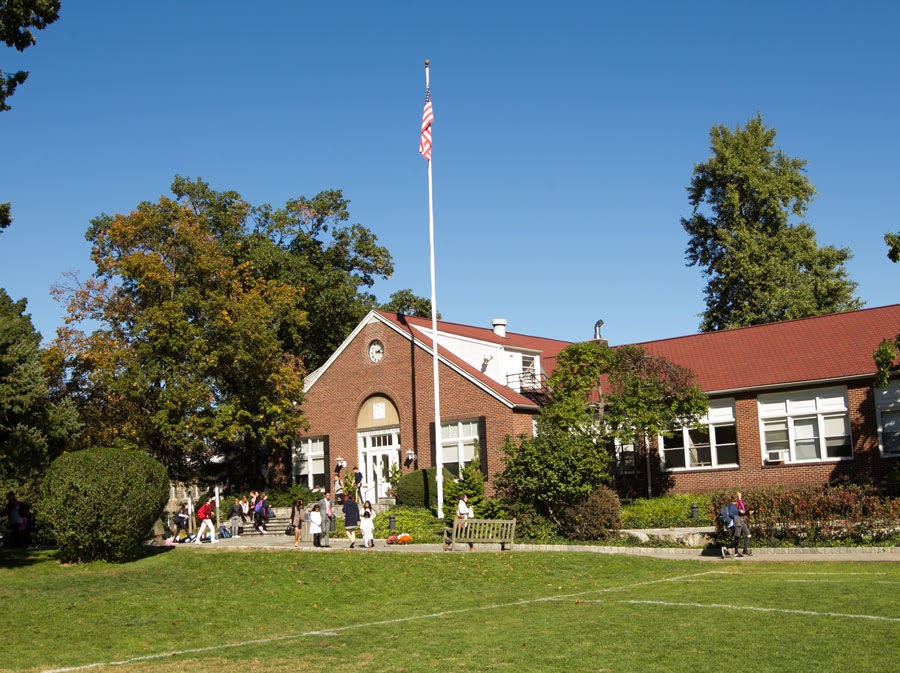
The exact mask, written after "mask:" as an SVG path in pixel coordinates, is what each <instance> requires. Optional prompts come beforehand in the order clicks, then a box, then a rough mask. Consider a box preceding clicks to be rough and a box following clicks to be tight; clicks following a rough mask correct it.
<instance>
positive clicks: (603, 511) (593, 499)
mask: <svg viewBox="0 0 900 673" xmlns="http://www.w3.org/2000/svg"><path fill="white" fill-rule="evenodd" d="M620 508H621V505H620V504H619V496H617V495H616V494H615V493H614V492H613V491H612V490H611V489H610V488H608V487H606V486H598V487H597V488H595V489H594V491H593V492H592V493H591V494H590V496H588V497H587V499H586V500H584V501H582V502H580V503H578V504H577V505H573V506H571V507H567V508H566V509H565V510H563V515H562V521H561V523H560V527H559V532H560V533H562V534H563V535H565V536H566V537H567V538H570V539H572V540H605V539H607V538H609V536H610V535H612V534H613V533H614V532H615V531H616V530H618V529H619V527H620V525H621V521H620V519H619V509H620Z"/></svg>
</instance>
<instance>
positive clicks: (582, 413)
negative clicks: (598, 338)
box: [497, 341, 707, 526]
mask: <svg viewBox="0 0 900 673" xmlns="http://www.w3.org/2000/svg"><path fill="white" fill-rule="evenodd" d="M692 378H693V374H692V373H691V372H690V371H689V370H687V369H685V368H683V367H680V366H678V365H675V364H673V363H671V362H669V361H668V360H666V359H665V358H661V357H656V356H652V355H649V354H647V353H646V352H645V351H644V350H643V349H642V348H640V347H639V346H625V347H622V348H618V349H610V348H609V347H608V346H606V345H605V344H604V343H601V342H594V341H592V342H585V343H577V344H572V345H571V346H569V347H568V348H565V349H564V350H562V351H561V352H560V353H559V355H558V356H557V367H556V369H555V370H554V372H553V374H552V375H551V376H550V379H549V380H548V388H549V390H550V401H549V403H548V404H547V406H545V407H544V408H543V409H542V410H541V413H540V415H539V417H538V420H537V432H536V434H535V436H534V437H533V438H526V437H520V438H519V442H518V444H517V443H514V442H512V441H510V440H507V442H506V444H505V445H504V452H505V454H506V465H505V467H504V469H503V472H502V473H501V474H500V475H498V479H497V483H498V490H499V491H500V492H501V493H502V494H503V496H504V497H505V498H507V499H509V500H512V501H513V502H518V503H526V504H530V505H531V506H532V507H533V508H534V510H535V512H536V513H537V514H538V515H539V516H542V517H546V518H548V519H549V520H550V521H552V522H553V523H554V524H555V525H556V526H560V525H563V524H564V519H565V516H566V514H565V512H566V511H567V510H570V509H571V508H576V509H577V508H578V507H580V506H581V505H582V504H583V503H584V502H585V501H587V500H588V499H589V498H590V497H591V494H592V493H595V492H596V491H597V489H598V487H599V486H601V485H603V484H604V483H606V482H608V481H609V478H610V475H609V465H610V462H611V460H612V456H611V454H610V451H609V450H608V447H609V445H610V443H611V441H612V440H613V439H614V438H618V439H620V440H621V441H623V442H629V443H630V442H632V441H634V440H635V438H638V439H639V440H642V441H643V442H644V445H645V452H647V455H649V450H648V447H647V439H649V438H651V437H655V436H656V435H657V434H668V433H670V432H672V431H673V430H674V429H675V428H676V427H679V426H681V425H693V424H694V423H696V421H697V419H698V418H699V416H701V415H702V414H703V413H705V411H706V409H707V401H706V397H705V396H704V394H703V392H702V391H701V390H700V389H699V388H698V387H697V386H696V385H695V384H694V383H693V381H692ZM604 381H605V386H606V388H608V389H606V388H603V387H601V383H603V382H604Z"/></svg>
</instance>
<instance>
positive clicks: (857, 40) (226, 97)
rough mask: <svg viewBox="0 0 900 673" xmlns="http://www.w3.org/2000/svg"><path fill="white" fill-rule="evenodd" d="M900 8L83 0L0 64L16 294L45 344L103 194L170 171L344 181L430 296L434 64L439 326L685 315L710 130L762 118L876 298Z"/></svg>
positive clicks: (638, 327)
mask: <svg viewBox="0 0 900 673" xmlns="http://www.w3.org/2000/svg"><path fill="white" fill-rule="evenodd" d="M898 35H900V4H898V3H894V2H887V1H876V2H865V3H849V2H828V1H824V2H823V1H821V0H820V1H818V2H808V1H806V0H803V1H797V2H770V1H763V2H754V3H725V2H680V3H673V2H636V3H606V2H558V3H536V2H528V1H522V0H520V1H519V2H468V1H459V2H453V3H431V4H424V5H423V4H422V3H411V2H382V3H371V2H368V3H361V2H353V1H348V2H342V3H326V2H318V3H313V2H294V1H291V2H281V1H272V2H267V3H247V2H237V1H235V0H219V1H217V2H212V1H211V0H207V1H199V0H198V1H195V2H176V1H174V0H159V1H157V2H142V3H137V2H113V1H111V0H90V1H87V0H81V1H78V2H76V1H74V0H63V7H62V15H61V18H60V19H59V21H58V22H57V23H55V24H53V25H52V26H50V27H49V28H48V29H46V30H44V31H41V32H39V33H38V34H37V39H38V43H37V45H36V46H35V47H32V48H31V49H29V50H27V51H25V52H24V53H22V54H19V53H18V52H15V51H14V50H12V49H5V48H0V67H2V68H3V70H4V71H11V70H16V69H19V68H22V69H27V70H30V71H31V77H30V79H29V80H28V82H26V83H25V85H23V86H22V87H20V89H19V91H18V92H17V93H16V95H15V96H14V97H13V98H11V99H10V101H9V102H10V103H11V104H12V107H13V109H12V110H11V111H9V112H3V113H0V133H2V138H3V140H2V161H0V201H12V203H13V217H14V222H13V225H12V227H10V228H9V229H7V230H6V232H5V233H3V234H2V235H0V287H4V288H5V289H6V290H7V292H9V294H10V295H11V296H12V297H13V298H14V299H19V298H22V297H26V298H27V299H28V302H29V309H28V310H29V312H30V313H31V315H32V318H33V321H34V323H35V326H36V327H37V328H38V329H39V330H40V331H41V333H42V334H43V335H44V338H45V339H49V338H52V336H53V335H54V332H55V329H56V327H57V326H58V325H60V324H61V322H62V318H63V315H64V308H63V307H62V306H61V305H59V304H57V303H55V302H54V301H53V300H52V299H51V298H50V295H49V290H50V287H51V285H53V284H54V283H58V282H60V280H61V274H62V273H63V272H65V271H79V272H80V274H81V275H82V276H87V275H89V274H90V273H91V272H92V271H93V266H92V264H91V262H90V258H89V248H88V244H87V242H86V241H85V239H84V233H85V231H86V229H87V227H88V224H89V221H90V220H91V218H93V217H95V216H97V215H99V214H100V213H110V214H111V213H116V212H128V211H130V210H132V209H133V208H134V207H135V206H136V205H137V204H138V203H140V202H141V201H155V200H157V199H158V198H159V197H160V196H161V195H163V194H169V186H170V185H171V182H172V178H173V177H174V176H175V175H176V174H179V175H184V176H189V177H192V178H197V177H200V178H203V179H204V180H206V181H208V182H209V183H211V185H212V186H213V187H214V188H216V189H234V190H236V191H238V192H239V193H241V194H242V195H243V196H244V198H246V199H247V200H249V201H250V202H251V203H254V204H261V203H272V204H273V205H276V206H277V205H282V204H283V203H284V202H285V201H286V200H287V199H289V198H291V197H295V196H300V195H307V196H312V195H314V194H315V193H317V192H318V191H320V190H323V189H330V188H339V189H343V190H344V193H345V195H346V196H347V197H348V198H349V199H350V201H351V204H350V214H351V221H353V222H359V223H361V224H363V225H365V226H367V227H369V228H370V229H372V230H373V231H374V232H375V233H376V235H377V236H378V238H379V241H380V242H381V243H382V244H383V245H385V246H386V247H387V248H388V249H389V250H390V251H391V252H392V254H393V256H394V262H395V275H394V276H393V277H392V278H390V279H389V280H387V281H380V282H378V284H377V285H376V286H375V288H374V292H375V293H376V294H377V295H378V297H379V298H380V299H383V300H386V299H387V298H388V296H389V295H390V293H391V292H393V291H395V290H398V289H401V288H406V287H409V288H412V289H413V291H415V292H416V293H417V294H420V295H423V296H429V295H430V292H431V290H430V284H429V264H428V192H427V168H426V163H425V162H424V161H423V160H422V158H421V157H420V156H419V154H418V152H417V145H418V134H419V123H420V121H421V113H422V102H423V96H424V88H425V87H424V70H423V61H424V59H426V58H428V59H430V60H431V66H432V67H431V81H432V96H433V100H434V110H435V123H434V127H433V132H434V155H433V170H434V191H435V196H434V198H435V228H436V239H437V242H436V246H437V253H436V255H437V298H438V309H439V310H440V311H441V313H442V314H443V317H444V318H445V319H446V320H450V321H453V322H460V323H466V324H473V325H481V326H485V327H488V326H490V322H491V319H492V318H497V317H502V318H506V319H507V320H508V321H509V327H508V328H509V329H510V330H511V331H515V332H522V333H526V334H534V335H539V336H546V337H554V338H559V339H566V340H581V339H587V338H590V337H591V336H592V326H593V324H594V322H596V320H598V319H602V320H603V321H604V322H605V325H604V328H603V336H605V337H607V338H608V339H609V340H610V343H612V344H621V343H628V342H635V341H645V340H650V339H657V338H665V337H670V336H678V335H682V334H690V333H693V332H695V331H696V330H697V327H698V324H699V318H698V314H699V313H701V312H702V311H703V308H704V304H703V294H702V292H703V287H704V280H703V278H702V276H701V274H700V270H699V269H697V268H696V267H687V266H686V265H685V261H684V251H685V245H686V242H687V235H686V234H685V232H684V231H683V229H682V228H681V226H680V224H679V218H681V217H682V216H686V215H688V214H689V213H690V207H689V205H688V202H687V196H686V192H685V187H686V186H687V185H688V184H689V182H690V179H691V171H692V168H693V166H694V164H696V163H699V162H702V161H704V160H705V159H706V158H707V157H708V156H709V130H710V127H711V126H712V125H713V124H725V125H727V126H730V127H732V128H733V127H734V126H736V125H738V124H744V123H745V122H746V121H747V119H749V118H750V117H751V116H753V115H755V114H756V113H757V112H760V113H762V115H763V117H764V119H765V121H766V123H767V124H768V125H770V126H773V127H775V128H776V129H777V130H778V137H777V139H776V142H777V144H778V146H779V147H780V148H781V149H782V150H784V151H785V152H786V153H787V154H788V155H790V156H794V157H799V158H803V159H806V160H808V162H809V163H808V165H807V174H808V176H809V178H810V179H811V181H812V183H813V184H814V185H815V186H816V188H817V190H818V192H819V195H818V196H817V198H816V200H815V201H814V203H813V205H812V208H811V209H810V211H809V213H808V215H807V217H806V218H805V220H806V221H807V222H809V223H810V224H811V225H812V226H813V228H814V229H815V230H816V231H817V233H818V238H819V243H820V244H823V245H825V244H829V245H837V246H846V247H849V248H850V249H851V250H852V251H853V253H854V259H853V260H852V261H851V262H850V263H849V265H848V269H849V273H850V276H851V278H852V279H853V280H855V281H857V282H858V283H859V287H858V295H859V296H860V298H861V299H863V300H864V301H865V302H866V303H867V305H868V306H881V305H885V304H891V303H896V302H897V301H898V299H900V298H898V295H897V292H896V288H897V286H898V281H900V266H897V265H892V264H891V262H890V261H889V260H888V259H887V257H886V248H885V245H884V242H883V240H882V237H883V235H884V233H885V232H887V231H896V230H900V216H898V205H897V198H896V197H897V193H898V183H900V125H898V123H897V120H898V119H900V86H898V81H900V80H898V73H900V50H898Z"/></svg>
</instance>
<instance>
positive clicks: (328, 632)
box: [41, 571, 728, 673]
mask: <svg viewBox="0 0 900 673" xmlns="http://www.w3.org/2000/svg"><path fill="white" fill-rule="evenodd" d="M720 574H728V573H721V572H718V571H709V572H701V573H693V574H690V575H681V576H679V577H664V578H662V579H657V580H648V581H646V582H635V583H634V584H627V585H625V586H621V587H610V588H607V589H589V590H588V591H579V592H577V593H573V594H560V595H558V596H544V597H542V598H526V599H523V600H520V601H512V602H510V603H497V604H494V605H482V606H476V607H471V608H459V609H457V610H445V611H442V612H432V613H430V614H427V615H412V616H410V617H397V618H396V619H384V620H379V621H375V622H362V623H359V624H348V625H347V626H338V627H336V628H333V629H325V630H318V631H306V632H304V633H291V634H285V635H283V636H272V637H270V638H255V639H253V640H245V641H242V642H239V643H224V644H221V645H210V646H209V647H191V648H188V649H184V650H172V651H170V652H157V653H156V654H145V655H142V656H140V657H130V658H128V659H122V660H120V661H106V662H95V663H92V664H82V665H81V666H69V667H66V668H51V669H46V670H44V671H42V672H41V673H70V672H71V671H86V670H88V669H92V668H103V667H104V666H124V665H126V664H133V663H136V662H139V661H150V660H153V659H166V658H168V657H178V656H183V655H187V654H204V653H208V652H215V651H217V650H228V649H234V648H237V647H249V646H252V645H266V644H269V643H277V642H285V641H288V640H299V639H300V638H306V637H309V636H334V635H337V634H338V633H341V632H343V631H351V630H353V629H370V628H372V627H373V626H388V625H390V624H402V623H404V622H414V621H421V620H426V619H438V618H440V617H453V616H455V615H460V614H465V613H467V612H479V611H484V610H500V609H502V608H512V607H518V606H522V605H531V604H534V603H549V602H554V601H561V600H564V599H567V598H578V597H579V596H587V595H590V594H598V593H608V592H612V591H627V590H628V589H634V588H637V587H645V586H649V585H651V584H660V583H662V582H680V581H684V580H687V579H691V578H693V577H699V576H701V575H720Z"/></svg>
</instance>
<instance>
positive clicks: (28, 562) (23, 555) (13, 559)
mask: <svg viewBox="0 0 900 673" xmlns="http://www.w3.org/2000/svg"><path fill="white" fill-rule="evenodd" d="M170 551H172V547H152V546H143V545H142V546H140V547H138V548H137V549H135V551H134V554H132V555H131V556H130V557H129V558H128V559H126V560H125V561H122V563H133V562H134V561H142V560H143V559H146V558H152V557H154V556H158V555H160V554H165V553H167V552H170ZM58 560H59V557H58V554H57V552H56V550H55V549H10V548H8V547H7V548H2V549H0V568H9V569H15V568H25V567H27V566H32V565H35V564H38V563H46V562H47V561H58Z"/></svg>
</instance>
